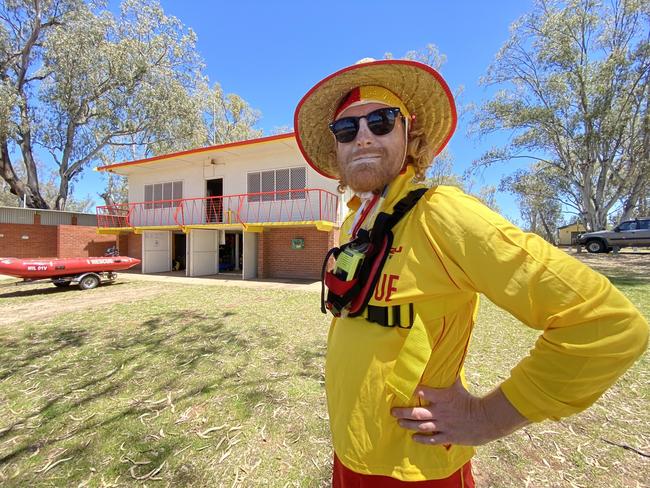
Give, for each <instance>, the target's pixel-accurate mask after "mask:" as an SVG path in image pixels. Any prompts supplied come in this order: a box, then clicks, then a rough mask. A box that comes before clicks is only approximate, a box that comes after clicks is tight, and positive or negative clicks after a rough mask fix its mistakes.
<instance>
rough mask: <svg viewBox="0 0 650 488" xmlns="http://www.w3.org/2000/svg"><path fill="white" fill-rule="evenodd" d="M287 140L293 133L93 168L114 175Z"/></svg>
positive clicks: (293, 138) (291, 138)
mask: <svg viewBox="0 0 650 488" xmlns="http://www.w3.org/2000/svg"><path fill="white" fill-rule="evenodd" d="M288 140H293V141H295V133H293V132H289V133H288V134H278V135H273V136H266V137H260V138H257V139H249V140H245V141H237V142H228V143H226V144H218V145H216V146H207V147H199V148H195V149H189V150H187V151H178V152H174V153H168V154H160V155H158V156H153V157H151V158H145V159H138V160H135V161H124V162H121V163H115V164H109V165H106V166H99V167H97V168H95V170H96V171H109V172H114V173H120V172H121V171H120V170H122V169H126V168H129V167H133V166H141V165H145V164H149V163H154V162H157V161H164V160H169V159H179V158H183V157H187V156H191V155H195V154H204V153H210V152H213V153H219V152H223V151H228V150H232V149H235V148H243V147H252V146H258V145H262V144H266V143H269V142H274V141H285V142H286V141H288Z"/></svg>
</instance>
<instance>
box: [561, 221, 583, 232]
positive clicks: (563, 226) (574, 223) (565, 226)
mask: <svg viewBox="0 0 650 488" xmlns="http://www.w3.org/2000/svg"><path fill="white" fill-rule="evenodd" d="M574 225H576V226H578V227H583V228H584V225H583V224H581V223H580V222H573V223H572V224H567V225H561V226H560V227H558V230H559V229H566V228H567V227H573V226H574Z"/></svg>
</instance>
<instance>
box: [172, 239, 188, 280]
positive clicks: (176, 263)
mask: <svg viewBox="0 0 650 488" xmlns="http://www.w3.org/2000/svg"><path fill="white" fill-rule="evenodd" d="M186 251H187V238H186V236H185V234H182V233H175V234H174V240H173V241H172V270H174V271H182V270H184V269H185V266H186V263H185V256H186V254H187V252H186Z"/></svg>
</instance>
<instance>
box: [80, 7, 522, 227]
mask: <svg viewBox="0 0 650 488" xmlns="http://www.w3.org/2000/svg"><path fill="white" fill-rule="evenodd" d="M112 3H113V2H112ZM161 4H162V6H163V8H164V9H165V12H166V13H167V14H168V15H173V16H175V17H178V18H179V19H180V20H181V21H182V22H183V24H185V26H187V27H190V28H192V29H193V30H194V31H195V32H196V33H197V36H198V43H197V49H198V51H199V53H200V54H201V56H202V57H203V59H204V60H205V64H206V69H205V74H206V75H207V76H208V77H209V79H210V82H211V83H213V82H217V81H218V82H219V83H220V84H221V85H222V87H223V89H224V90H225V91H226V92H228V93H230V92H234V93H237V94H238V95H240V96H241V97H243V98H244V99H245V100H246V101H247V102H248V103H249V104H250V105H251V106H252V107H253V108H255V109H257V110H259V111H260V112H261V114H262V117H261V119H260V122H259V124H258V125H259V128H261V129H263V130H264V133H265V134H270V133H271V132H272V131H273V130H274V129H275V128H277V127H281V126H291V125H292V120H293V110H294V108H295V105H296V103H297V102H298V101H299V100H300V98H301V97H302V95H303V94H304V93H305V92H306V91H307V90H308V89H309V88H311V86H312V85H313V84H314V83H316V82H317V81H319V80H320V79H322V78H323V77H325V76H327V75H329V74H330V73H332V72H334V71H336V70H338V69H340V68H342V67H345V66H347V65H350V64H353V63H354V62H356V61H357V60H359V59H361V58H364V57H374V58H383V57H384V54H385V53H387V52H391V53H392V54H393V55H394V56H395V57H402V56H403V55H404V54H405V53H406V52H407V51H410V50H417V49H423V48H424V47H425V46H426V45H427V44H430V43H433V44H436V45H437V46H438V48H439V50H440V52H441V53H443V54H445V55H446V56H447V63H446V64H445V65H444V66H443V67H442V70H441V71H442V74H443V76H444V77H445V79H446V80H447V82H448V84H449V85H450V87H451V88H452V91H456V89H457V88H459V87H460V86H463V87H464V92H463V94H462V97H461V99H460V100H459V105H460V104H467V103H476V104H480V103H481V101H483V100H485V99H486V98H487V97H488V96H489V95H490V93H491V91H489V90H487V89H485V88H484V87H480V86H479V84H478V83H479V79H480V77H481V76H483V75H484V74H485V72H486V70H487V67H488V66H489V64H490V63H491V62H492V60H493V59H494V56H495V54H496V53H497V51H498V50H499V48H500V47H501V46H502V45H503V44H504V42H505V41H506V40H507V39H508V37H509V27H510V24H512V22H513V21H515V20H516V19H517V18H518V17H519V16H521V15H522V14H524V13H526V12H527V11H528V10H530V9H531V8H532V0H500V1H499V2H485V1H478V0H475V1H459V2H443V1H441V0H429V1H403V2H395V1H390V2H389V1H383V0H381V1H366V0H364V1H352V0H348V1H345V2H344V1H339V0H336V1H329V2H308V1H307V2H305V1H303V2H298V1H286V2H270V1H247V0H240V1H229V2H223V1H211V2H209V1H191V0H185V1H181V0H161ZM398 6H399V7H398ZM469 118H470V117H469V116H466V117H465V118H462V119H461V120H459V124H458V128H457V130H456V133H455V135H454V137H453V138H452V140H451V142H450V146H449V147H450V150H451V153H452V155H453V158H454V169H455V171H456V172H458V173H462V172H463V171H464V170H465V169H466V168H467V167H468V165H469V164H470V163H471V161H472V160H474V159H477V158H478V157H480V155H481V154H482V152H483V151H485V150H486V149H487V148H489V147H490V146H491V145H493V144H499V143H500V142H503V141H504V140H505V139H506V138H507V136H508V134H502V135H499V136H496V137H491V138H489V139H487V138H486V139H485V140H482V141H478V140H476V139H475V138H470V137H469V136H468V134H467V126H468V122H469ZM518 164H521V163H518ZM513 169H514V166H513V165H512V164H501V165H498V166H496V167H494V168H491V169H489V170H487V171H485V172H484V174H483V175H482V177H477V186H480V185H484V184H498V181H499V179H500V177H501V175H503V174H506V173H509V172H511V171H512V170H513ZM99 178H100V177H99V175H97V174H96V173H95V172H92V171H90V170H88V171H87V172H86V173H85V174H84V176H83V180H82V181H80V182H79V183H77V185H76V189H75V193H76V194H77V195H85V194H87V193H91V194H96V191H94V188H98V187H101V185H102V184H101V183H100V180H99ZM98 185H99V186H98ZM97 200H98V204H101V203H99V198H98V197H97ZM498 203H499V205H500V207H501V210H502V213H503V214H504V215H505V216H506V217H508V218H510V219H512V220H517V219H518V217H519V212H518V210H517V208H516V205H515V203H514V200H513V199H512V197H510V196H508V195H502V194H500V195H499V196H498Z"/></svg>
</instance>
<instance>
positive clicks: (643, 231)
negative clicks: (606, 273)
mask: <svg viewBox="0 0 650 488" xmlns="http://www.w3.org/2000/svg"><path fill="white" fill-rule="evenodd" d="M577 242H578V244H580V245H582V246H585V247H586V248H587V251H589V252H592V253H597V252H610V251H612V250H613V249H614V248H615V247H617V248H621V247H645V246H650V217H643V218H638V219H634V220H626V221H625V222H621V223H620V224H619V225H617V226H616V227H614V229H612V230H599V231H596V232H585V233H583V234H580V235H579V236H578V240H577Z"/></svg>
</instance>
